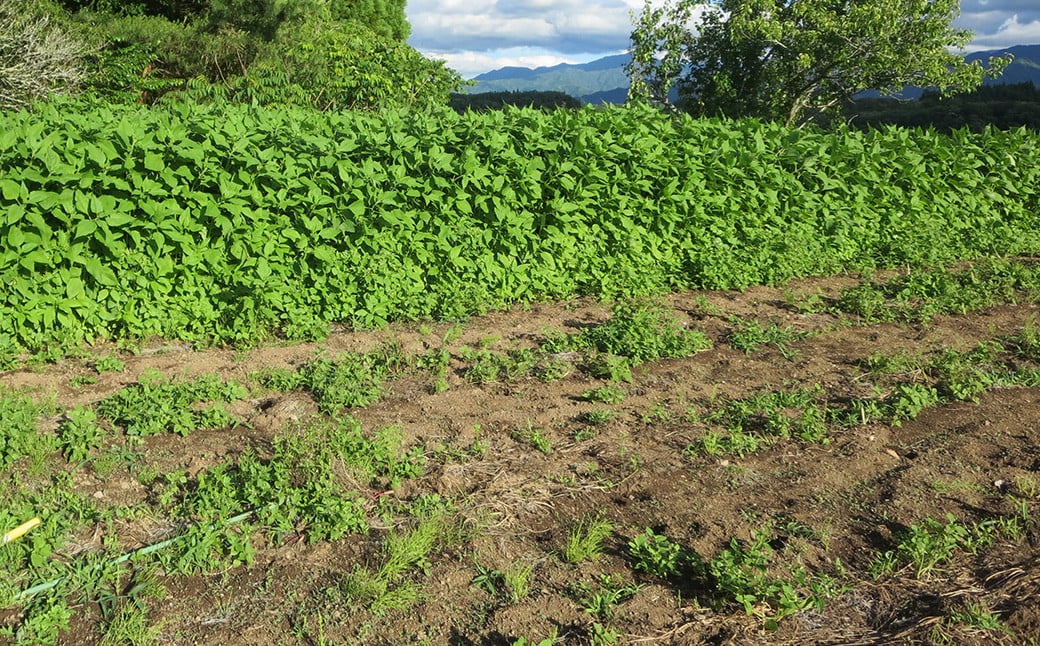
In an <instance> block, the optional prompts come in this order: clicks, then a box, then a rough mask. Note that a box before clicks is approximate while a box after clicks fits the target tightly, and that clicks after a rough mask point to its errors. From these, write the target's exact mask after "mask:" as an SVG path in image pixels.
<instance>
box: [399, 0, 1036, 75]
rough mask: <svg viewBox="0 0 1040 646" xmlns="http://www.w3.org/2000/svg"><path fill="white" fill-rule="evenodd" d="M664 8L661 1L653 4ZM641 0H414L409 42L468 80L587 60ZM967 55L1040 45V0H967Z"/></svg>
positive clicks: (605, 47)
mask: <svg viewBox="0 0 1040 646" xmlns="http://www.w3.org/2000/svg"><path fill="white" fill-rule="evenodd" d="M654 1H655V2H656V3H657V4H660V0H654ZM642 7H643V0H408V4H407V7H406V12H407V14H408V21H409V22H410V23H411V25H412V35H411V37H410V38H409V39H408V42H409V43H410V44H411V45H412V46H413V47H415V48H416V49H418V50H419V51H420V52H422V53H423V54H425V55H426V56H427V57H429V58H434V59H439V60H443V61H445V62H447V64H448V67H451V68H454V69H455V70H458V72H459V73H460V74H462V76H463V77H464V78H472V77H473V76H476V75H477V74H481V73H483V72H487V71H490V70H493V69H498V68H500V67H506V66H513V65H515V66H519V67H532V68H533V67H542V66H550V65H556V64H558V63H586V62H588V61H591V60H595V59H597V58H602V57H604V56H609V55H611V54H620V53H622V52H624V51H626V50H627V49H628V47H629V44H630V43H629V33H630V32H631V31H632V22H631V19H630V17H629V12H630V11H633V10H636V11H638V10H640V9H642ZM954 24H955V25H956V26H957V27H960V28H962V29H971V30H972V31H974V32H975V39H974V40H973V41H972V43H971V45H969V47H968V51H969V52H972V51H978V50H984V49H997V48H1000V47H1007V46H1010V45H1034V44H1040V0H961V16H960V18H958V19H957V21H956V22H955V23H954Z"/></svg>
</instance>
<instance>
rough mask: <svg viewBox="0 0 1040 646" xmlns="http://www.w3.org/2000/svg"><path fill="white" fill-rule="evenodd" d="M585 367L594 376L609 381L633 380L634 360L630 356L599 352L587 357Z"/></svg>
mask: <svg viewBox="0 0 1040 646" xmlns="http://www.w3.org/2000/svg"><path fill="white" fill-rule="evenodd" d="M583 368H584V369H585V371H586V372H588V373H589V374H590V375H592V376H593V377H596V378H598V379H606V380H608V381H624V382H629V383H630V382H631V381H632V362H631V360H630V359H629V358H628V357H623V356H620V355H616V354H605V353H597V354H593V355H592V356H590V357H589V358H588V359H586V361H585V363H584V364H583Z"/></svg>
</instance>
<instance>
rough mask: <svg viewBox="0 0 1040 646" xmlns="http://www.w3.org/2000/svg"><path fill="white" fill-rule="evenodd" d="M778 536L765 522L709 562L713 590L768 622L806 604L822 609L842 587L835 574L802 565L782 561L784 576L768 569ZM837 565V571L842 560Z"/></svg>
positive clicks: (773, 561)
mask: <svg viewBox="0 0 1040 646" xmlns="http://www.w3.org/2000/svg"><path fill="white" fill-rule="evenodd" d="M776 538H777V534H776V532H775V529H774V527H773V526H772V525H766V526H764V527H761V528H759V529H757V530H755V531H754V532H753V533H752V538H751V540H750V541H748V542H746V543H745V542H741V541H738V540H737V539H732V540H731V541H730V543H729V545H727V546H726V547H724V548H723V549H722V550H720V551H719V553H718V554H716V556H715V557H714V558H713V559H711V561H709V562H708V564H707V570H708V572H709V573H710V575H711V579H712V580H713V581H714V582H715V586H716V590H717V593H718V594H720V595H721V596H722V598H723V599H727V600H732V601H735V602H736V603H738V604H740V605H741V606H743V608H744V611H745V612H747V614H749V615H756V616H759V617H762V618H763V619H765V620H766V624H767V627H768V626H773V627H775V625H776V622H778V621H780V620H781V619H783V618H784V617H787V616H790V615H792V614H795V613H798V612H801V611H803V610H807V609H809V608H814V609H816V610H822V609H823V607H824V604H825V602H826V600H827V599H829V598H832V597H834V596H837V595H838V594H840V593H841V592H842V591H844V589H845V588H844V585H843V584H842V583H841V582H840V581H839V580H838V579H836V578H834V577H833V576H831V575H829V574H825V573H820V572H817V573H815V574H810V572H809V571H808V570H807V569H806V568H805V567H804V566H802V565H785V566H783V567H780V568H779V569H780V570H781V571H783V570H786V576H780V572H777V573H776V574H772V573H771V569H770V568H771V567H773V566H774V564H775V561H776V560H777V558H778V556H780V555H778V554H777V552H776V550H775V549H774V548H773V547H772V542H773V541H775V540H776ZM780 558H782V559H783V558H786V557H785V556H780ZM836 567H837V568H838V571H839V574H840V573H841V572H842V571H843V570H842V568H841V565H840V563H837V564H836ZM766 608H768V610H765V609H766Z"/></svg>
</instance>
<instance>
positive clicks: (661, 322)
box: [543, 299, 711, 364]
mask: <svg viewBox="0 0 1040 646" xmlns="http://www.w3.org/2000/svg"><path fill="white" fill-rule="evenodd" d="M610 314H611V316H610V319H608V320H607V321H606V322H604V323H601V324H599V325H596V326H593V327H591V328H588V329H586V330H583V331H582V332H580V333H577V334H571V335H567V336H564V337H560V338H555V339H548V340H547V341H546V344H545V345H544V346H543V347H545V348H546V349H547V350H549V351H550V352H563V351H567V350H595V351H597V352H600V353H605V354H608V355H616V356H622V357H627V358H628V359H630V360H631V361H632V363H633V364H640V363H643V362H645V361H652V360H654V359H661V358H681V357H688V356H690V355H691V354H693V353H695V352H697V351H699V350H704V349H707V348H710V347H711V340H710V339H708V337H707V336H705V335H704V334H703V333H701V332H699V331H697V330H693V329H690V328H688V327H687V326H685V325H683V324H682V323H680V322H679V320H678V319H677V318H676V316H675V314H674V313H673V312H672V311H671V310H670V309H669V308H667V307H665V306H664V305H663V304H661V303H659V302H656V301H652V300H646V299H632V300H627V301H622V302H619V303H617V304H615V305H614V307H613V308H611V312H610Z"/></svg>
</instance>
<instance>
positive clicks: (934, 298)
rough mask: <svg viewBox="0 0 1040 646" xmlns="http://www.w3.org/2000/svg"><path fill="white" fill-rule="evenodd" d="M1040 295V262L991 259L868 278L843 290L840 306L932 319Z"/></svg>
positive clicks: (869, 314)
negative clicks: (952, 267)
mask: <svg viewBox="0 0 1040 646" xmlns="http://www.w3.org/2000/svg"><path fill="white" fill-rule="evenodd" d="M1038 295H1040V264H1037V263H1033V262H1023V261H1017V260H1014V259H986V260H982V261H980V262H977V263H975V264H973V265H971V266H970V267H968V268H966V269H960V270H955V271H951V270H948V269H937V270H933V271H912V272H909V273H907V274H905V275H903V276H898V277H895V278H891V279H889V280H887V281H871V282H866V283H863V284H861V285H857V286H855V287H851V288H848V289H845V290H843V291H842V293H841V295H840V296H839V297H838V299H837V301H836V303H835V308H836V309H837V310H838V311H840V312H846V313H849V314H855V315H857V316H860V317H862V318H863V319H864V320H865V321H867V322H876V321H928V320H930V319H932V318H934V317H935V316H936V315H939V314H964V313H967V312H971V311H977V310H980V309H983V308H986V307H991V306H993V305H996V304H998V303H1015V302H1018V301H1019V300H1031V299H1036V298H1037V296H1038Z"/></svg>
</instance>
